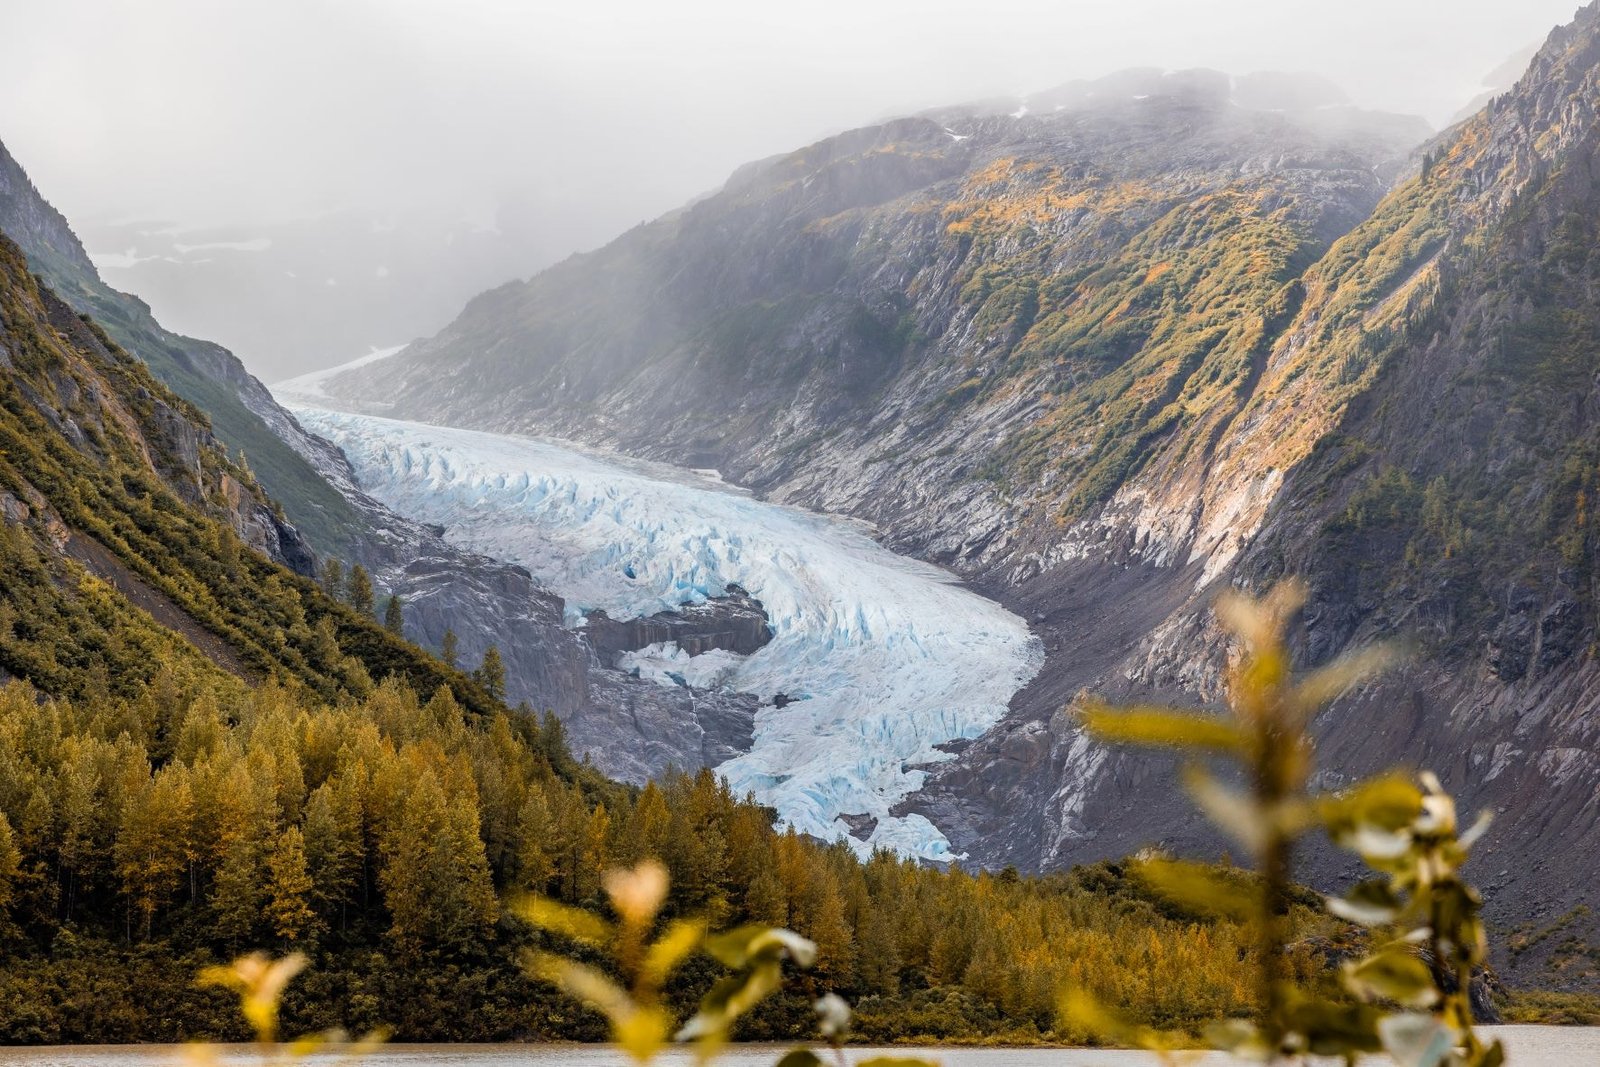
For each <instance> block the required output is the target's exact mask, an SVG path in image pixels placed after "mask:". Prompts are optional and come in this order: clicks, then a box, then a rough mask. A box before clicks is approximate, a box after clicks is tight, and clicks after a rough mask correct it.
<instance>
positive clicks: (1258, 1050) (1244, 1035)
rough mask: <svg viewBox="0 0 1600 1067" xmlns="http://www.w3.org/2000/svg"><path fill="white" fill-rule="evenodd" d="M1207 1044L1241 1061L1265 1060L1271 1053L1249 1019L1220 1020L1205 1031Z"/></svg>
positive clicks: (1210, 1024) (1207, 1026) (1259, 1032)
mask: <svg viewBox="0 0 1600 1067" xmlns="http://www.w3.org/2000/svg"><path fill="white" fill-rule="evenodd" d="M1205 1037H1206V1044H1208V1045H1210V1046H1211V1047H1212V1048H1214V1049H1217V1050H1218V1051H1220V1052H1228V1053H1232V1054H1233V1055H1234V1056H1237V1057H1239V1058H1240V1059H1246V1060H1264V1059H1266V1056H1267V1053H1268V1052H1269V1051H1270V1050H1269V1049H1268V1047H1267V1042H1266V1039H1265V1038H1263V1037H1262V1036H1261V1031H1260V1030H1257V1029H1256V1026H1255V1024H1254V1023H1252V1022H1250V1021H1249V1020H1248V1019H1218V1020H1217V1021H1215V1022H1213V1023H1208V1024H1207V1025H1206V1029H1205Z"/></svg>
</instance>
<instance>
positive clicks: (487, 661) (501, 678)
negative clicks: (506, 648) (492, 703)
mask: <svg viewBox="0 0 1600 1067" xmlns="http://www.w3.org/2000/svg"><path fill="white" fill-rule="evenodd" d="M472 677H473V678H474V679H476V680H477V683H478V684H479V685H481V686H483V690H484V692H486V693H488V694H489V695H490V696H491V697H493V698H494V699H495V700H499V701H504V700H505V698H506V665H505V662H504V661H503V660H501V658H500V649H499V647H498V646H496V645H490V646H489V647H488V649H486V650H485V651H484V653H483V663H482V664H481V665H480V666H479V667H478V669H477V670H475V671H473V672H472Z"/></svg>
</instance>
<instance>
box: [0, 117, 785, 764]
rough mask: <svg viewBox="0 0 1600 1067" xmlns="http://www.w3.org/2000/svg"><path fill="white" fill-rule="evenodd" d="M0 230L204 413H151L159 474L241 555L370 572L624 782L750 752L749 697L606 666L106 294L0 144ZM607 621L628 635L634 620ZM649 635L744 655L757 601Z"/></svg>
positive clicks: (181, 344) (520, 592) (192, 348)
mask: <svg viewBox="0 0 1600 1067" xmlns="http://www.w3.org/2000/svg"><path fill="white" fill-rule="evenodd" d="M0 232H4V233H5V234H7V235H8V236H10V237H12V238H13V239H14V240H15V241H17V243H18V244H19V245H20V246H21V247H22V250H23V251H24V252H25V253H26V254H27V255H28V257H29V263H30V265H31V266H32V268H33V269H34V270H36V271H38V272H39V273H40V274H41V275H42V276H44V277H45V278H47V279H48V280H49V281H50V282H51V283H52V285H53V286H54V287H55V289H56V290H58V291H59V294H60V298H59V299H57V298H56V296H55V294H47V295H48V298H49V299H50V300H51V301H52V303H51V305H50V308H51V314H52V316H53V317H54V318H56V319H57V320H59V321H58V323H57V325H58V327H59V328H61V329H73V330H75V331H76V332H78V333H81V332H82V331H83V326H82V324H81V323H79V322H78V319H77V316H78V315H79V314H85V315H93V316H94V317H95V318H96V319H97V320H98V321H99V322H101V323H103V324H104V326H105V328H106V330H107V332H108V333H109V334H110V335H111V336H112V338H113V339H115V340H116V341H117V342H118V343H119V344H120V345H121V346H122V347H123V348H124V349H126V350H127V351H129V352H131V353H132V354H134V355H136V356H138V357H139V358H141V359H142V360H144V362H145V363H146V364H147V365H148V366H149V367H150V369H151V370H152V371H153V372H154V373H155V374H156V376H157V377H158V378H160V379H161V380H162V381H163V382H164V383H166V384H167V385H168V386H169V387H170V388H171V389H172V390H173V391H174V392H175V393H177V394H178V395H179V396H181V397H183V398H184V399H186V400H188V401H190V402H192V403H193V404H195V405H196V406H197V408H199V409H200V410H201V411H203V412H204V414H205V416H209V419H210V422H211V427H210V429H209V430H207V429H205V428H203V427H201V426H197V424H196V416H198V412H175V411H173V410H171V409H170V408H168V407H167V406H166V405H164V404H163V403H161V402H159V401H154V402H153V410H152V412H151V415H150V419H149V422H148V425H150V426H152V427H154V428H155V429H154V430H153V431H152V439H153V440H154V441H155V443H157V444H158V445H159V447H158V448H155V449H153V452H154V453H155V454H156V455H158V456H161V457H173V459H172V461H171V462H169V463H168V465H167V468H166V469H164V471H163V473H164V474H165V475H166V476H167V477H168V478H169V480H171V481H172V483H173V484H174V486H175V487H177V488H178V489H179V490H180V492H181V493H182V494H183V495H184V496H185V497H186V499H188V500H189V501H190V502H191V503H195V504H200V503H202V497H203V496H204V495H205V494H206V493H208V492H209V493H211V494H212V495H213V496H216V497H217V498H219V499H221V500H223V501H225V502H226V505H227V507H228V509H229V513H230V521H231V523H232V525H233V527H234V530H235V532H236V533H237V534H238V535H239V537H240V538H241V540H243V541H244V542H245V543H246V544H249V545H251V546H252V547H255V548H257V549H259V550H261V551H262V552H265V553H266V554H268V555H269V556H272V557H273V558H275V559H277V560H278V561H279V562H281V563H283V564H285V565H286V566H288V567H290V568H291V569H292V570H295V571H297V572H299V573H301V574H305V575H312V574H315V573H316V568H317V558H316V554H315V552H314V551H313V547H312V544H311V542H310V541H309V540H308V539H307V537H306V536H303V535H302V534H301V532H300V528H301V527H303V528H304V529H305V530H307V531H308V532H309V534H310V535H311V536H312V537H313V538H314V540H315V541H316V548H317V550H319V551H321V552H323V553H327V554H331V555H336V556H340V557H342V558H344V559H346V560H347V561H349V562H352V563H354V562H359V563H361V564H363V565H364V566H366V567H367V568H368V569H369V570H370V571H371V572H372V573H373V575H374V577H375V579H376V580H377V583H378V586H379V588H380V589H381V590H382V591H383V592H385V593H396V594H399V595H400V597H401V598H402V600H403V601H404V603H405V605H406V620H407V632H408V635H409V636H410V637H411V638H412V639H413V640H415V641H417V642H418V643H420V644H422V645H423V646H425V647H428V648H434V649H437V648H439V647H440V644H441V642H442V641H443V638H444V633H445V631H446V630H447V629H448V630H453V631H454V632H455V633H456V635H457V637H458V639H459V648H460V656H461V662H462V663H463V665H466V666H471V665H474V664H476V663H478V662H480V661H481V659H482V656H483V653H484V651H485V650H486V649H487V648H488V647H489V646H490V645H491V644H493V645H495V646H497V647H498V648H499V649H500V652H501V655H502V657H503V659H504V661H505V664H506V676H507V695H508V696H509V697H510V698H511V700H512V701H513V702H526V703H527V704H528V705H529V706H530V707H532V708H534V709H536V710H549V711H553V712H555V713H557V714H558V715H560V716H562V717H563V718H564V719H566V720H567V721H568V723H569V725H570V727H571V729H572V735H573V738H574V741H575V751H578V752H579V753H580V754H584V753H588V754H589V755H591V757H592V758H593V759H594V761H595V763H596V764H597V765H598V766H600V767H601V768H602V769H603V770H606V771H607V772H608V773H611V774H613V775H614V776H616V777H619V778H623V779H625V780H628V781H637V782H642V781H644V780H646V779H647V778H650V777H653V776H655V775H658V774H659V773H661V771H663V770H664V769H666V767H668V766H669V765H671V766H677V767H681V768H685V769H694V768H698V767H701V766H706V765H710V764H712V763H717V762H721V761H722V760H724V759H726V758H728V756H730V755H733V754H735V753H737V752H741V751H744V750H745V749H746V748H748V747H749V744H750V722H751V719H752V718H753V716H754V709H755V706H756V701H755V698H753V697H749V696H744V695H740V694H720V693H705V692H698V691H694V692H691V691H689V690H674V689H667V688H664V687H661V686H658V685H654V684H652V683H650V682H647V681H641V680H639V679H636V678H630V677H628V676H627V675H625V674H623V673H621V672H618V671H615V670H612V669H610V665H611V658H614V657H611V658H607V659H606V662H605V664H604V665H602V664H601V663H600V662H599V661H598V660H597V659H596V657H595V655H594V653H593V652H592V650H591V649H590V647H589V646H588V645H587V644H585V643H584V641H583V640H581V639H580V638H579V637H577V636H576V635H574V634H573V633H572V632H570V631H569V630H567V629H566V628H565V627H564V626H563V625H562V604H561V600H560V598H559V597H555V596H553V595H551V594H549V593H547V592H545V591H544V590H542V589H540V588H538V587H537V586H536V585H535V583H534V582H533V580H532V578H531V577H530V576H529V575H528V573H527V572H526V571H524V570H522V569H521V568H519V567H515V566H510V565H507V564H504V563H500V562H498V561H495V560H492V559H489V558H487V557H484V556H480V555H476V554H474V553H470V552H464V551H462V550H461V549H459V548H457V547H456V546H454V545H451V544H450V543H449V542H448V541H446V540H445V538H444V536H443V534H444V531H442V530H438V529H433V528H429V527H426V526H422V525H420V524H418V523H414V522H410V521H408V520H406V519H404V518H402V517H401V516H398V515H396V514H394V513H393V512H391V511H390V510H389V509H387V508H385V507H383V506H382V505H381V504H379V503H378V502H376V501H374V500H373V499H371V498H370V497H369V496H367V495H366V494H364V493H362V492H361V490H360V488H359V486H357V485H356V483H355V478H354V476H353V475H352V473H351V471H350V467H349V464H348V463H347V462H346V461H345V458H344V456H343V455H341V454H340V453H339V450H338V449H337V448H335V447H334V446H332V445H331V444H329V443H328V442H327V441H325V440H323V439H321V438H319V437H317V436H315V435H314V434H310V433H308V432H306V430H305V429H304V427H302V426H301V425H300V424H299V422H297V421H296V420H295V418H294V417H293V416H292V415H291V414H289V412H287V411H285V410H284V409H283V408H282V407H281V406H280V405H279V404H278V403H277V401H276V400H274V399H273V397H272V394H271V393H270V392H268V390H267V389H266V387H265V386H263V385H262V384H261V383H260V382H259V381H257V380H256V379H255V378H254V377H252V376H251V375H250V374H249V373H248V372H247V371H246V370H245V369H244V367H243V365H241V364H240V363H239V361H238V360H237V359H236V358H235V357H234V356H233V355H232V353H230V352H228V351H227V350H226V349H224V348H222V347H220V346H218V345H214V344H211V343H209V342H206V341H199V340H195V339H193V338H188V337H180V336H178V335H176V334H173V333H170V332H168V331H167V330H165V329H163V328H162V327H161V325H160V324H159V323H158V322H156V320H155V319H154V318H153V317H152V316H151V314H150V309H149V308H148V307H147V306H145V305H144V304H143V303H142V302H141V301H139V300H138V299H137V298H136V297H133V296H130V295H128V294H126V293H120V292H117V291H116V290H114V289H112V288H110V287H109V286H107V285H106V284H105V283H104V282H103V281H102V280H101V278H100V276H99V274H98V272H97V271H96V270H95V268H94V265H93V264H92V263H91V262H90V260H89V258H88V256H87V255H86V254H85V253H84V250H83V246H82V244H81V243H80V242H79V241H78V238H77V237H76V235H74V234H73V232H72V229H71V227H70V226H69V225H68V224H67V221H66V219H65V218H63V217H62V216H61V214H60V213H59V212H58V211H56V210H55V209H54V208H53V207H51V206H50V205H49V203H48V202H47V201H46V200H45V199H44V197H43V196H42V195H41V194H40V193H39V191H38V190H37V189H36V188H35V187H34V186H33V184H32V182H30V181H29V180H28V177H27V175H26V174H25V173H24V172H23V170H22V168H21V167H20V166H19V165H18V164H17V162H16V161H15V160H14V159H12V157H11V156H10V155H9V154H8V153H7V152H6V150H5V148H4V146H3V145H0ZM69 305H70V306H69ZM96 343H98V342H96ZM10 370H12V364H11V362H10V357H9V355H8V354H7V352H6V350H5V349H4V348H3V347H0V373H3V372H7V371H10ZM66 384H67V386H69V387H70V384H71V383H70V382H67V383H66ZM46 410H47V411H48V410H53V409H50V408H47V409H46ZM57 428H58V429H60V430H61V431H62V432H63V433H64V434H66V435H67V436H69V437H76V438H80V439H81V430H80V428H79V427H77V426H75V425H73V424H72V423H70V422H63V423H62V424H61V425H59V426H58V427H57ZM213 432H214V434H215V437H213ZM218 439H220V441H221V443H224V444H226V445H228V446H229V447H230V448H231V449H233V450H234V451H236V452H243V453H247V455H248V459H249V462H250V464H251V467H252V469H253V472H254V474H255V476H256V478H257V479H258V480H259V483H260V487H259V488H258V487H256V486H246V485H245V484H243V483H242V482H240V481H239V480H238V479H236V478H235V477H234V476H233V475H231V474H229V473H227V471H226V470H224V471H223V472H222V473H220V474H218V475H217V476H216V479H217V480H216V484H212V483H211V482H205V481H202V479H201V476H200V464H199V457H200V454H201V451H202V450H203V449H207V448H210V449H212V450H215V448H216V447H217V444H218ZM263 488H264V489H265V490H266V491H267V492H266V493H263V492H262V489H263ZM275 502H276V503H275ZM3 503H4V502H3V500H0V505H3ZM286 516H287V517H286ZM288 517H292V518H293V519H294V523H291V522H290V521H289V518H288ZM713 619H717V620H721V621H713ZM613 625H614V626H617V627H620V628H621V629H619V634H620V633H621V632H622V630H625V629H626V628H627V625H628V624H627V623H614V624H613ZM641 625H644V624H641ZM652 626H653V627H657V628H659V627H665V628H666V630H667V631H670V632H672V633H679V634H681V635H682V636H683V638H684V639H685V640H687V641H691V642H704V643H706V644H707V647H733V646H734V645H740V646H744V645H751V644H753V643H754V642H757V641H764V640H765V639H766V638H763V637H762V636H761V635H762V634H766V633H767V630H766V621H765V616H764V615H763V614H762V613H761V611H760V607H759V605H754V604H752V603H746V602H739V603H736V604H733V605H730V607H729V609H728V610H727V611H725V612H717V611H706V612H701V613H699V614H697V613H696V612H694V611H690V612H688V613H686V614H685V615H684V617H683V618H681V619H677V620H670V621H662V622H658V623H652V624H649V625H648V626H646V628H645V629H644V630H641V631H640V632H641V633H646V632H654V630H652V629H650V627H652ZM768 636H770V634H768ZM619 640H626V639H625V638H621V637H619Z"/></svg>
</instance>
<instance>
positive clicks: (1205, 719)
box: [1078, 700, 1245, 753]
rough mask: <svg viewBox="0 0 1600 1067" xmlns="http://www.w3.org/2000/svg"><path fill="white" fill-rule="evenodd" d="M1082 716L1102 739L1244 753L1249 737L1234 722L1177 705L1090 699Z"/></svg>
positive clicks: (1156, 745)
mask: <svg viewBox="0 0 1600 1067" xmlns="http://www.w3.org/2000/svg"><path fill="white" fill-rule="evenodd" d="M1078 716H1079V718H1080V720H1081V721H1082V722H1083V725H1084V729H1086V730H1088V731H1089V734H1090V735H1091V736H1092V737H1094V738H1095V739H1096V740H1098V741H1105V742H1109V743H1115V744H1124V745H1146V746H1153V747H1158V748H1186V749H1201V750H1205V751H1213V752H1227V753H1237V752H1242V751H1243V750H1244V747H1245V736H1244V734H1243V733H1242V732H1241V731H1240V730H1239V728H1238V727H1237V726H1235V725H1234V724H1233V723H1230V722H1228V721H1226V720H1224V719H1219V718H1216V717H1214V716H1210V715H1202V714H1198V713H1195V712H1186V711H1179V710H1177V709H1175V708H1160V707H1148V706H1144V707H1132V708H1121V709H1113V708H1112V707H1111V706H1110V705H1108V704H1105V703H1103V702H1101V701H1098V700H1090V701H1086V702H1085V703H1084V704H1083V706H1082V707H1081V708H1080V709H1079V710H1078Z"/></svg>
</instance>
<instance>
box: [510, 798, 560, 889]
mask: <svg viewBox="0 0 1600 1067" xmlns="http://www.w3.org/2000/svg"><path fill="white" fill-rule="evenodd" d="M554 829H555V827H554V823H553V821H552V820H551V817H550V804H549V802H548V801H547V800H545V795H544V790H543V789H540V788H539V786H538V785H537V784H535V785H533V786H532V787H531V788H530V789H529V790H528V799H527V800H525V801H523V803H522V810H521V811H519V812H518V813H517V837H518V840H519V841H520V844H521V847H519V848H518V849H517V882H518V884H519V885H521V886H522V887H523V888H524V889H530V890H532V891H534V892H535V893H545V892H548V891H549V888H550V878H551V876H552V875H554V874H555V864H554V863H553V862H552V860H551V857H550V839H551V836H552V834H553V832H554Z"/></svg>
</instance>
